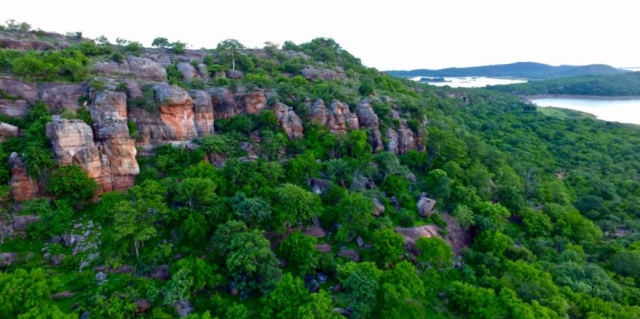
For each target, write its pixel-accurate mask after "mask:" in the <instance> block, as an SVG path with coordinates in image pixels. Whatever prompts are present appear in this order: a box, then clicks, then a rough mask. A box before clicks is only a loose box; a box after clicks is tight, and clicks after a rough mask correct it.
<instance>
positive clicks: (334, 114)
mask: <svg viewBox="0 0 640 319" xmlns="http://www.w3.org/2000/svg"><path fill="white" fill-rule="evenodd" d="M327 126H328V127H329V131H330V132H331V133H345V132H346V131H347V130H357V129H360V123H359V122H358V117H357V116H356V115H355V114H353V113H351V111H350V110H349V105H347V104H346V103H342V102H340V101H338V100H333V101H331V108H330V110H329V119H328V121H327Z"/></svg>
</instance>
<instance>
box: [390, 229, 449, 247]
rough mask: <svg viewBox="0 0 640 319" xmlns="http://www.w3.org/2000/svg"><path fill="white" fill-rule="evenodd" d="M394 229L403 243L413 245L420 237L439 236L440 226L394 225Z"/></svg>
mask: <svg viewBox="0 0 640 319" xmlns="http://www.w3.org/2000/svg"><path fill="white" fill-rule="evenodd" d="M394 231H395V232H396V233H398V234H400V235H402V238H403V239H404V243H405V244H406V245H408V246H415V244H416V242H417V241H418V239H420V238H421V237H438V238H441V236H440V228H438V226H436V225H424V226H417V227H410V228H404V227H396V228H395V229H394Z"/></svg>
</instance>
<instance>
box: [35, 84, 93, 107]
mask: <svg viewBox="0 0 640 319" xmlns="http://www.w3.org/2000/svg"><path fill="white" fill-rule="evenodd" d="M38 91H39V94H40V99H41V100H42V101H44V103H46V104H47V106H48V107H49V110H61V109H67V110H70V111H77V110H78V109H79V108H80V104H78V99H80V97H81V96H83V95H85V94H86V93H87V87H86V86H85V85H80V84H67V83H42V84H40V86H39V87H38Z"/></svg>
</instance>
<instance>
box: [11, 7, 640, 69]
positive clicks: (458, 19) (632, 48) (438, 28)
mask: <svg viewBox="0 0 640 319" xmlns="http://www.w3.org/2000/svg"><path fill="white" fill-rule="evenodd" d="M0 1H2V4H1V5H0V22H2V21H5V20H7V19H15V20H18V21H25V22H28V23H30V24H31V25H32V26H33V27H34V28H41V29H43V30H45V31H55V32H59V33H66V32H71V31H82V32H83V34H84V36H85V37H90V38H96V37H98V36H100V35H105V36H106V37H107V38H109V40H111V42H114V41H115V39H116V38H117V37H120V38H124V39H128V40H134V41H140V42H142V43H143V44H144V45H145V46H148V45H150V44H151V41H152V40H153V39H154V38H155V37H158V36H162V37H166V38H169V40H171V41H174V40H180V41H183V42H187V43H190V44H192V45H193V47H194V48H201V47H208V48H210V47H215V45H216V44H217V43H218V42H220V41H221V40H224V39H227V38H235V39H237V40H239V41H240V42H242V43H243V44H244V45H246V46H248V47H262V46H263V43H264V42H265V41H272V42H276V43H283V42H284V41H286V40H291V41H293V42H295V43H301V42H307V41H309V40H311V39H313V38H315V37H331V38H334V39H335V40H336V41H337V42H338V43H340V44H341V45H342V47H343V48H344V49H346V50H348V51H349V52H351V53H352V54H353V55H355V56H357V57H359V58H361V59H362V62H363V63H364V64H365V65H367V66H371V67H375V68H377V69H379V70H390V69H417V68H430V69H436V68H446V67H465V66H476V65H486V64H502V63H511V62H518V61H533V62H542V63H547V64H552V65H559V64H575V65H577V64H591V63H605V64H610V65H613V66H616V67H631V66H640V41H639V40H638V35H637V31H638V25H640V22H639V19H638V11H639V10H638V9H637V4H636V3H634V1H629V0H624V1H619V0H607V1H570V0H553V1H548V0H536V1H529V0H526V1H525V0H520V1H517V0H512V1H495V0H482V1H478V0H468V1H462V0H446V1H445V0H441V1H427V0H422V1H420V0H414V1H409V0H392V1H375V2H373V1H350V0H323V1H301V0H298V1H293V0H292V1H285V0H272V1H266V0H227V1H215V0H210V1H193V0H180V1H137V0H127V1H123V0H109V1H86V0H85V1H79V0H55V1H52V0H39V1H36V0H0Z"/></svg>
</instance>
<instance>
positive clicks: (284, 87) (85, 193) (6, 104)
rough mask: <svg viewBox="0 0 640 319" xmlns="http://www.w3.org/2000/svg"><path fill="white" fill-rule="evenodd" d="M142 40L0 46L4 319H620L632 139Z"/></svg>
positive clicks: (349, 76) (343, 56) (279, 54)
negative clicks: (150, 44) (146, 45)
mask: <svg viewBox="0 0 640 319" xmlns="http://www.w3.org/2000/svg"><path fill="white" fill-rule="evenodd" d="M153 43H154V46H156V47H155V48H144V47H142V45H140V44H139V43H137V42H128V41H126V40H123V39H118V40H117V41H116V44H111V43H109V41H108V39H106V38H104V37H102V38H100V39H96V40H89V39H85V38H83V37H82V34H81V33H76V34H68V35H57V34H51V33H46V32H42V31H30V30H29V26H28V25H26V26H25V25H20V24H9V25H7V26H5V27H3V28H2V29H0V47H1V49H0V72H1V73H2V78H0V89H1V91H0V114H2V116H1V118H0V120H1V123H0V136H1V137H2V142H1V143H0V161H1V163H0V164H2V168H1V169H0V179H1V180H2V184H3V186H2V188H1V189H2V191H1V194H0V195H1V196H2V202H1V209H2V211H1V212H0V317H1V318H23V319H26V318H65V319H66V318H74V319H75V318H91V319H94V318H178V317H187V318H192V319H198V318H199V319H205V318H233V319H240V318H258V317H262V318H341V317H348V318H531V319H534V318H535V319H538V318H585V319H587V318H588V319H597V318H629V319H632V318H640V307H639V306H638V305H639V303H640V267H638V265H640V196H639V195H638V194H640V174H639V171H640V130H638V129H634V128H629V127H627V126H622V125H620V124H616V123H607V122H602V121H596V120H592V119H581V120H572V119H565V120H561V119H556V118H553V117H546V116H544V115H543V114H541V113H539V112H537V111H536V109H535V107H534V106H532V105H530V104H527V103H523V102H521V100H520V99H519V98H517V97H513V96H511V95H507V94H503V93H501V92H495V91H491V90H471V89H469V90H467V89H451V88H438V87H433V86H428V85H424V84H421V83H416V82H413V81H409V80H406V79H399V78H394V77H391V76H388V75H385V74H383V73H381V72H378V71H377V70H376V69H374V68H370V67H366V66H364V65H362V63H361V62H360V60H359V59H358V58H356V57H354V56H353V55H351V54H350V53H348V52H347V51H345V50H343V49H342V48H341V47H340V45H338V44H337V43H336V42H335V41H333V40H332V39H325V38H317V39H313V40H311V41H310V42H307V43H302V44H299V45H297V44H294V43H292V42H286V43H284V44H283V45H282V46H280V45H278V44H274V43H270V42H267V43H265V46H264V48H261V49H247V48H245V47H244V46H243V45H242V44H241V43H239V42H238V41H236V40H232V39H230V40H227V41H224V42H221V43H220V44H219V45H218V46H217V47H216V48H215V49H201V50H187V49H186V45H185V44H184V43H182V42H180V41H175V42H172V41H169V40H168V39H165V38H161V37H159V38H156V39H155V40H154V41H153Z"/></svg>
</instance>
